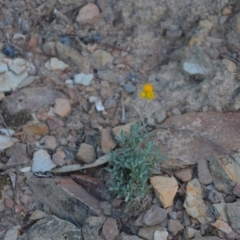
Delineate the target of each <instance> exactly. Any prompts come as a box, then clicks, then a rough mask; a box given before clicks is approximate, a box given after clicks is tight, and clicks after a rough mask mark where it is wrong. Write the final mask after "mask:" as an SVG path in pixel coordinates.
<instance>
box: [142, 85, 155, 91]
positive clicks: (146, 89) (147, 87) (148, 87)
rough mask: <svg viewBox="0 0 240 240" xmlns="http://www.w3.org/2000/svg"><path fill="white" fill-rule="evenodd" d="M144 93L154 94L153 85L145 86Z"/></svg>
mask: <svg viewBox="0 0 240 240" xmlns="http://www.w3.org/2000/svg"><path fill="white" fill-rule="evenodd" d="M143 91H144V92H153V86H152V85H151V84H145V85H144V86H143Z"/></svg>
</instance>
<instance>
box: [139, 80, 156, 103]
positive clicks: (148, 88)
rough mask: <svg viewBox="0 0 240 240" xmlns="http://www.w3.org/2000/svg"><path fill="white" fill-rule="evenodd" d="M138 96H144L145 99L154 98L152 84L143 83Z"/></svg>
mask: <svg viewBox="0 0 240 240" xmlns="http://www.w3.org/2000/svg"><path fill="white" fill-rule="evenodd" d="M140 97H141V98H146V99H149V100H152V99H154V97H155V93H154V90H153V86H152V85H151V84H149V83H148V84H145V85H144V86H143V90H142V92H141V93H140Z"/></svg>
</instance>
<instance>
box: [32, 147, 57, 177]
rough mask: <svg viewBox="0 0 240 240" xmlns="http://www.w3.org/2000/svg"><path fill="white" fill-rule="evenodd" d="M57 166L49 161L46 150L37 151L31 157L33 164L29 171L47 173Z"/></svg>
mask: <svg viewBox="0 0 240 240" xmlns="http://www.w3.org/2000/svg"><path fill="white" fill-rule="evenodd" d="M56 166H57V165H56V164H54V163H53V162H52V160H51V157H50V155H49V154H48V152H47V151H46V150H42V149H41V150H38V151H37V152H35V153H34V155H33V163H32V168H31V171H32V172H33V173H34V172H48V171H51V170H52V169H53V168H55V167H56Z"/></svg>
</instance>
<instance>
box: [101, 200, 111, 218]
mask: <svg viewBox="0 0 240 240" xmlns="http://www.w3.org/2000/svg"><path fill="white" fill-rule="evenodd" d="M100 208H101V209H102V211H103V213H104V214H105V215H106V216H110V215H112V205H111V204H110V203H109V202H107V201H104V202H101V203H100Z"/></svg>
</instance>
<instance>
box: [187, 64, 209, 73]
mask: <svg viewBox="0 0 240 240" xmlns="http://www.w3.org/2000/svg"><path fill="white" fill-rule="evenodd" d="M183 69H184V71H186V72H187V73H189V74H191V75H194V74H203V75H206V74H208V73H209V70H208V69H206V68H205V67H204V66H201V65H199V64H197V63H191V62H184V63H183Z"/></svg>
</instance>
